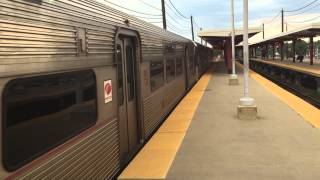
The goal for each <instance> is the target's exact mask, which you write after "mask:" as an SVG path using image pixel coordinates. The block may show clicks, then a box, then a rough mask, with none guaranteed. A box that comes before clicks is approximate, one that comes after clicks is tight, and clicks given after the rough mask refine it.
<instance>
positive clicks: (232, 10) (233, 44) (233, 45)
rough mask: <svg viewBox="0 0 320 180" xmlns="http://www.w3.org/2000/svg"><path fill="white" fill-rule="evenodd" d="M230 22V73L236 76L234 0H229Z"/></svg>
mask: <svg viewBox="0 0 320 180" xmlns="http://www.w3.org/2000/svg"><path fill="white" fill-rule="evenodd" d="M231 24H232V32H231V41H232V75H233V77H235V76H236V63H235V60H236V55H235V52H236V48H235V42H234V41H235V28H234V0H231Z"/></svg>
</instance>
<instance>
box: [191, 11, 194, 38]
mask: <svg viewBox="0 0 320 180" xmlns="http://www.w3.org/2000/svg"><path fill="white" fill-rule="evenodd" d="M190 19H191V33H192V41H194V32H193V17H192V15H191V16H190Z"/></svg>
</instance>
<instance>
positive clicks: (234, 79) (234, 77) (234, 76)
mask: <svg viewBox="0 0 320 180" xmlns="http://www.w3.org/2000/svg"><path fill="white" fill-rule="evenodd" d="M231 25H232V31H231V43H232V59H231V61H232V74H231V76H230V78H229V85H238V84H239V80H238V76H237V74H236V62H235V61H236V55H235V42H234V41H235V40H234V39H235V28H234V0H231Z"/></svg>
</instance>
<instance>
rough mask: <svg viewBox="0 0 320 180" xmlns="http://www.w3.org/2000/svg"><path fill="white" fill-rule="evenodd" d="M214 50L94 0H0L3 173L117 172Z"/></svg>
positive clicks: (95, 175)
mask: <svg viewBox="0 0 320 180" xmlns="http://www.w3.org/2000/svg"><path fill="white" fill-rule="evenodd" d="M211 56H212V52H211V49H209V48H207V47H204V46H202V45H201V44H195V43H193V42H192V41H190V40H188V39H186V38H183V37H181V36H178V35H176V34H173V33H170V32H168V31H165V30H163V29H161V28H159V27H156V26H154V25H151V24H149V23H146V22H144V21H142V20H139V19H137V18H135V17H133V16H130V15H128V14H125V13H123V12H120V11H118V10H115V9H113V8H110V7H108V6H106V5H103V4H101V3H99V2H97V1H95V0H43V1H41V0H1V3H0V63H1V65H0V96H1V103H0V104H1V108H0V109H1V110H0V115H1V122H2V127H1V133H0V134H1V137H0V140H1V154H2V156H1V163H0V179H112V178H114V177H115V176H116V175H117V174H118V173H119V172H120V171H121V169H122V168H123V167H125V166H126V164H127V163H128V162H129V161H130V160H131V159H132V158H133V157H134V155H135V154H136V153H137V152H138V151H139V150H140V149H141V147H142V146H143V144H144V143H145V142H146V141H147V140H148V138H150V136H151V135H152V134H153V133H154V131H155V130H156V129H157V128H158V127H159V125H160V124H161V123H162V122H163V121H164V119H165V117H166V116H167V115H168V114H169V113H170V111H171V110H172V109H173V108H174V107H175V105H176V104H177V103H178V102H179V100H180V99H181V98H182V97H183V96H184V95H185V94H186V92H187V91H188V90H189V89H190V88H191V87H192V86H193V84H194V83H196V81H197V80H198V79H199V77H200V76H201V75H202V74H203V73H204V72H205V71H206V69H207V68H208V67H209V62H210V59H211Z"/></svg>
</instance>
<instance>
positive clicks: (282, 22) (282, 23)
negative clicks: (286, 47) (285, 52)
mask: <svg viewBox="0 0 320 180" xmlns="http://www.w3.org/2000/svg"><path fill="white" fill-rule="evenodd" d="M281 32H284V11H283V9H281Z"/></svg>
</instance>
